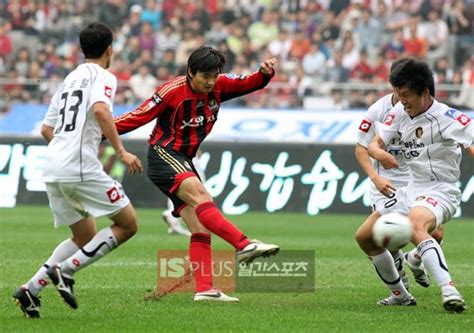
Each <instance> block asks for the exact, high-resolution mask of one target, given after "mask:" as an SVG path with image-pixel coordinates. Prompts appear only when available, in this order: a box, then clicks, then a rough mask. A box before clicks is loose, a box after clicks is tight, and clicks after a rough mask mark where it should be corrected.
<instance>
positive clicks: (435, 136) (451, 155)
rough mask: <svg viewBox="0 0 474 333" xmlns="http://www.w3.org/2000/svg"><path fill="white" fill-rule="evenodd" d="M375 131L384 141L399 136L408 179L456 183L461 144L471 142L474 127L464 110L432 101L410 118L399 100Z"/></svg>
mask: <svg viewBox="0 0 474 333" xmlns="http://www.w3.org/2000/svg"><path fill="white" fill-rule="evenodd" d="M378 131H379V135H380V137H381V138H382V140H383V141H384V142H385V143H386V144H387V143H388V142H391V140H392V139H393V138H394V137H398V135H400V136H401V141H402V153H403V156H404V157H405V161H406V163H407V165H408V167H409V168H410V173H411V177H412V179H411V182H413V183H429V182H449V183H455V182H457V181H458V179H459V176H460V169H459V167H460V164H461V156H462V152H461V147H463V148H467V147H469V146H470V145H471V144H472V141H473V135H474V126H473V124H472V121H471V119H469V117H468V116H467V115H465V114H464V113H462V112H460V111H457V110H455V109H452V108H450V107H449V106H447V105H445V104H442V103H439V102H437V101H436V100H433V104H432V105H431V107H430V108H429V109H428V110H427V111H426V112H424V113H422V114H419V115H418V116H416V117H414V118H413V119H412V118H411V117H410V116H409V115H408V114H407V113H406V112H405V111H404V109H403V105H402V104H401V103H398V104H397V105H396V106H395V107H394V108H393V110H392V112H391V116H390V117H389V118H388V119H387V121H386V122H385V124H383V125H382V126H380V127H379V129H378Z"/></svg>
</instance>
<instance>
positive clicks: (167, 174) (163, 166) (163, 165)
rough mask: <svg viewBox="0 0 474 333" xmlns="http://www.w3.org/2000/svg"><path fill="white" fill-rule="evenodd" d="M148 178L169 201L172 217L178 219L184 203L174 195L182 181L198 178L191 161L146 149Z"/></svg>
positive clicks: (154, 147)
mask: <svg viewBox="0 0 474 333" xmlns="http://www.w3.org/2000/svg"><path fill="white" fill-rule="evenodd" d="M147 175H148V178H150V180H151V181H152V182H153V184H155V185H156V186H157V187H158V188H159V189H160V190H161V192H163V193H164V194H165V195H166V196H167V197H168V198H170V199H171V201H172V202H173V205H174V211H173V215H175V216H176V217H179V212H180V210H181V209H183V208H184V207H185V206H186V203H185V202H184V201H183V200H181V199H180V198H178V197H177V196H176V194H175V192H176V190H177V189H178V188H179V185H181V183H182V181H183V180H185V179H186V178H189V177H198V178H199V176H198V173H197V171H196V169H195V167H194V165H193V161H192V160H191V159H190V158H189V157H187V156H186V155H184V154H182V153H180V152H177V151H174V150H171V149H166V148H163V147H160V146H158V145H150V146H149V147H148V168H147Z"/></svg>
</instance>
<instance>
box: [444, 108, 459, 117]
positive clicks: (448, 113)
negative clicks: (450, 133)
mask: <svg viewBox="0 0 474 333" xmlns="http://www.w3.org/2000/svg"><path fill="white" fill-rule="evenodd" d="M457 112H458V111H457V110H455V109H449V110H448V111H446V112H445V113H444V115H445V116H446V117H449V118H451V119H456V113H457Z"/></svg>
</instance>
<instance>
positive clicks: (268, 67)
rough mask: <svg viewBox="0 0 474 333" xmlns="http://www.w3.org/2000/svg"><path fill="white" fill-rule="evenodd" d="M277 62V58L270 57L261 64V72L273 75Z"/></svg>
mask: <svg viewBox="0 0 474 333" xmlns="http://www.w3.org/2000/svg"><path fill="white" fill-rule="evenodd" d="M276 63H277V60H276V59H275V58H270V59H267V60H265V61H263V62H262V63H261V64H260V72H262V74H264V75H271V74H272V73H273V71H274V67H275V65H276Z"/></svg>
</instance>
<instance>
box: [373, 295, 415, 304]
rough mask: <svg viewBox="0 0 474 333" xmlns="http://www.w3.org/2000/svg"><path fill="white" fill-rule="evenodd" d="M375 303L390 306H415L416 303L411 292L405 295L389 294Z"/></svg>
mask: <svg viewBox="0 0 474 333" xmlns="http://www.w3.org/2000/svg"><path fill="white" fill-rule="evenodd" d="M377 305H384V306H392V305H400V306H415V305H416V299H415V298H414V297H413V296H412V295H411V294H407V295H405V297H395V296H394V295H390V296H389V297H387V298H385V299H382V300H380V301H378V302H377Z"/></svg>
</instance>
